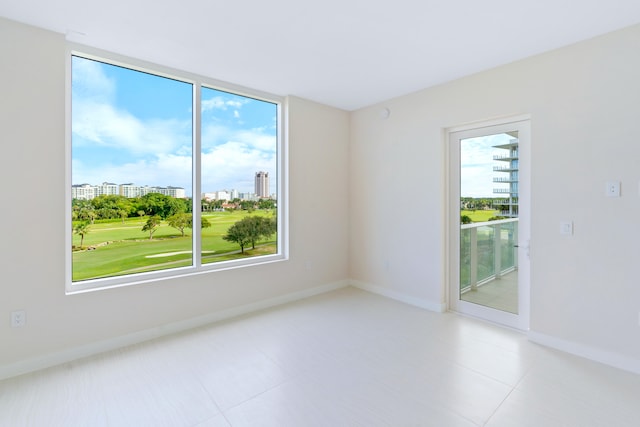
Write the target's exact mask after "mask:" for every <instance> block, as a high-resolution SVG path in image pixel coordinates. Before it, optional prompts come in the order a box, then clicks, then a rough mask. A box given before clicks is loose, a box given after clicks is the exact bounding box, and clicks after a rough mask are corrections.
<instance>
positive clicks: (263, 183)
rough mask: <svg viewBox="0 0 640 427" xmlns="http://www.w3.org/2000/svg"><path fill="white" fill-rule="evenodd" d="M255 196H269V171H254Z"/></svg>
mask: <svg viewBox="0 0 640 427" xmlns="http://www.w3.org/2000/svg"><path fill="white" fill-rule="evenodd" d="M256 196H258V198H268V197H269V172H262V171H260V172H256Z"/></svg>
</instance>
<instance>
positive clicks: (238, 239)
mask: <svg viewBox="0 0 640 427" xmlns="http://www.w3.org/2000/svg"><path fill="white" fill-rule="evenodd" d="M242 221H243V220H240V221H238V222H236V223H235V224H233V225H232V226H231V227H229V229H228V230H227V234H226V235H224V236H222V239H223V240H226V241H228V242H235V243H237V244H239V245H240V252H241V253H244V247H245V246H246V245H248V244H249V243H251V238H250V236H249V229H248V226H247V223H246V222H242Z"/></svg>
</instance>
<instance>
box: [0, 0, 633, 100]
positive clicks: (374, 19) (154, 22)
mask: <svg viewBox="0 0 640 427" xmlns="http://www.w3.org/2000/svg"><path fill="white" fill-rule="evenodd" d="M0 16H4V17H6V18H10V19H14V20H16V21H20V22H25V23H29V24H32V25H36V26H39V27H43V28H47V29H50V30H53V31H57V32H60V33H66V34H68V38H69V39H70V40H72V41H76V42H80V43H83V44H86V45H89V46H94V47H97V48H101V49H105V50H108V51H112V52H116V53H119V54H123V55H127V56H131V57H136V58H139V59H143V60H146V61H151V62H155V63H158V64H161V65H165V66H169V67H173V68H177V69H181V70H185V71H190V72H193V73H197V74H202V75H205V76H207V77H211V78H215V79H218V80H224V81H228V82H231V83H234V84H237V85H242V86H247V87H250V88H253V89H258V90H261V91H266V92H271V93H273V94H277V95H296V96H300V97H303V98H307V99H310V100H314V101H317V102H321V103H324V104H328V105H331V106H335V107H339V108H343V109H346V110H353V109H357V108H360V107H364V106H367V105H371V104H373V103H376V102H380V101H383V100H385V99H389V98H392V97H395V96H399V95H403V94H406V93H410V92H413V91H416V90H419V89H423V88H426V87H429V86H433V85H436V84H439V83H443V82H446V81H449V80H453V79H455V78H458V77H462V76H465V75H469V74H472V73H475V72H478V71H482V70H485V69H489V68H492V67H495V66H498V65H501V64H505V63H508V62H512V61H515V60H517V59H520V58H524V57H527V56H531V55H534V54H536V53H541V52H544V51H548V50H551V49H554V48H557V47H561V46H565V45H568V44H571V43H574V42H577V41H580V40H584V39H587V38H590V37H593V36H595V35H599V34H603V33H606V32H610V31H613V30H616V29H618V28H622V27H626V26H629V25H632V24H635V23H638V22H640V1H638V0H607V1H603V0H530V1H526V2H524V1H518V0H393V1H381V0H323V1H315V2H311V1H305V0H226V1H222V0H182V1H176V0H173V1H168V0H109V1H95V0H0ZM2 42H3V43H4V42H7V41H6V40H3V41H2ZM639 54H640V53H639Z"/></svg>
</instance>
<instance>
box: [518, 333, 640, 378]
mask: <svg viewBox="0 0 640 427" xmlns="http://www.w3.org/2000/svg"><path fill="white" fill-rule="evenodd" d="M528 338H529V340H530V341H532V342H535V343H538V344H541V345H544V346H546V347H551V348H555V349H556V350H560V351H564V352H566V353H570V354H573V355H575V356H580V357H584V358H585V359H589V360H593V361H595V362H599V363H603V364H605V365H609V366H613V367H614V368H618V369H622V370H625V371H629V372H633V373H636V374H640V359H634V358H632V357H628V356H624V355H621V354H618V353H613V352H610V351H606V350H602V349H599V348H595V347H590V346H588V345H584V344H580V343H576V342H573V341H567V340H564V339H562V338H558V337H554V336H551V335H545V334H541V333H539V332H534V331H529V333H528Z"/></svg>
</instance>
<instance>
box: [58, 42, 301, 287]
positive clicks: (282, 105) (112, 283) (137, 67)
mask: <svg viewBox="0 0 640 427" xmlns="http://www.w3.org/2000/svg"><path fill="white" fill-rule="evenodd" d="M73 56H79V57H82V58H86V59H90V60H94V61H99V62H103V63H107V64H110V65H115V66H118V67H124V68H128V69H131V70H134V71H140V72H143V73H148V74H151V75H155V76H159V77H165V78H170V79H173V80H178V81H182V82H185V83H189V84H191V85H193V97H192V99H193V104H192V107H193V113H192V120H193V122H192V124H193V128H192V129H193V130H192V215H193V221H194V223H199V222H200V220H201V213H202V212H201V207H200V197H196V196H197V195H200V194H202V188H201V170H202V168H201V155H202V152H201V148H202V144H201V126H202V122H201V112H202V111H201V109H202V103H201V101H202V99H201V94H202V91H201V88H209V89H215V90H220V91H224V92H229V93H232V94H235V95H240V96H244V97H248V98H252V99H256V100H259V101H265V102H269V103H272V104H275V105H276V123H277V132H276V153H277V154H276V171H277V185H276V187H275V189H276V194H277V208H276V209H277V233H276V239H277V241H276V244H277V252H276V253H275V254H269V255H259V256H255V257H250V258H243V259H238V260H230V261H219V262H214V263H206V264H202V262H201V261H202V260H201V256H202V251H201V249H202V239H201V232H197V233H196V232H195V231H194V232H193V237H192V247H193V259H192V260H193V263H192V265H191V266H186V267H175V268H171V269H166V270H158V271H150V272H144V273H135V274H129V275H124V276H112V277H105V278H96V279H87V280H82V281H78V282H74V281H73V276H72V273H73V252H72V249H71V247H72V241H73V235H72V231H73V226H72V221H71V217H72V207H71V201H72V198H71V186H72V141H71V138H72V116H71V108H72V105H71V99H72V83H71V79H72V76H71V72H72V59H71V58H72V57H73ZM65 68H66V69H65V192H64V194H65V227H64V229H65V293H66V294H67V295H69V294H75V293H83V292H90V291H96V290H102V289H110V288H116V287H122V286H130V285H136V284H141V283H149V282H156V281H161V280H168V279H176V278H182V277H188V276H193V275H200V274H210V273H215V272H217V271H225V270H231V269H237V268H244V267H250V266H257V265H262V264H269V263H273V262H280V261H285V260H288V258H289V220H288V218H289V209H288V202H289V200H288V199H289V194H288V143H287V139H288V138H287V123H286V118H287V115H288V114H287V102H286V98H284V97H281V96H277V95H273V94H269V93H266V92H261V91H257V90H253V89H249V88H246V87H243V86H239V85H234V84H231V83H228V82H223V81H220V80H216V79H212V78H208V77H204V76H201V75H198V74H194V73H189V72H185V71H180V70H177V69H173V68H170V67H165V66H162V65H159V64H155V63H151V62H147V61H143V60H138V59H135V58H131V57H127V56H123V55H119V54H114V53H111V52H106V51H103V50H100V49H96V48H92V47H88V46H84V45H80V44H76V43H67V49H66V51H65ZM194 230H195V228H194Z"/></svg>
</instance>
